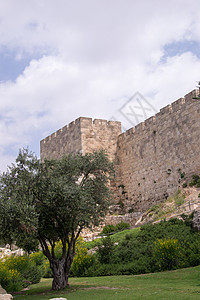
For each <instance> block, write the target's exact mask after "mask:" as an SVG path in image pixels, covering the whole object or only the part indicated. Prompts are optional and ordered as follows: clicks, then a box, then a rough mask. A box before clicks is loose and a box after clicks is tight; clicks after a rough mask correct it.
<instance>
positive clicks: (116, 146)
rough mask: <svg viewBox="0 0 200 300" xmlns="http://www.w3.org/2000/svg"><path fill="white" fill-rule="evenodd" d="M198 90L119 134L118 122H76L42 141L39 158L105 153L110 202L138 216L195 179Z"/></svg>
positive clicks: (198, 169)
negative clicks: (112, 172)
mask: <svg viewBox="0 0 200 300" xmlns="http://www.w3.org/2000/svg"><path fill="white" fill-rule="evenodd" d="M196 94H197V91H192V92H191V93H189V94H187V95H186V96H185V97H184V98H181V99H179V100H177V101H175V102H173V103H172V104H170V105H168V106H166V107H164V108H163V109H161V110H160V112H159V113H158V114H156V115H155V116H153V117H151V118H149V119H147V120H146V121H145V122H143V123H141V124H138V125H137V126H136V127H134V128H131V129H129V130H128V131H126V132H125V133H122V134H121V123H120V122H115V121H109V122H107V121H106V120H98V119H96V120H94V121H92V119H91V118H82V117H81V118H79V119H77V120H75V121H74V122H71V123H70V124H69V125H67V126H65V127H63V128H61V129H60V130H58V131H56V132H55V133H53V134H52V135H50V136H49V137H47V138H45V139H44V140H42V141H41V144H40V147H41V159H42V160H43V159H44V158H45V157H46V158H59V157H61V156H62V155H64V154H66V153H77V152H81V153H83V154H85V153H86V152H93V151H94V150H98V149H102V148H103V149H105V150H107V152H108V155H109V157H110V159H112V160H114V161H115V165H116V181H115V184H113V185H112V186H113V188H114V186H115V189H116V192H115V201H116V203H119V204H120V206H121V207H123V206H124V207H125V208H126V209H125V210H124V213H127V212H130V213H133V214H134V215H138V213H139V212H140V213H141V212H144V211H145V210H146V209H148V208H149V207H150V206H152V205H153V204H156V203H158V202H159V201H163V200H165V199H166V198H167V197H168V196H169V195H171V194H173V193H174V192H175V191H176V190H177V189H178V187H179V186H181V185H182V181H183V179H182V178H181V177H183V174H185V175H184V179H185V178H186V179H187V178H189V177H190V176H191V175H192V174H195V173H197V174H200V151H199V149H200V100H198V99H193V97H194V96H196Z"/></svg>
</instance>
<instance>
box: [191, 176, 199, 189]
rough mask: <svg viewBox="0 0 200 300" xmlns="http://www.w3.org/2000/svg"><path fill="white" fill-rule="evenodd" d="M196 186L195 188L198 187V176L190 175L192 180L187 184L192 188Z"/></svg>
mask: <svg viewBox="0 0 200 300" xmlns="http://www.w3.org/2000/svg"><path fill="white" fill-rule="evenodd" d="M195 185H197V187H200V177H199V175H196V174H195V175H192V180H191V181H190V183H189V186H190V187H192V186H195Z"/></svg>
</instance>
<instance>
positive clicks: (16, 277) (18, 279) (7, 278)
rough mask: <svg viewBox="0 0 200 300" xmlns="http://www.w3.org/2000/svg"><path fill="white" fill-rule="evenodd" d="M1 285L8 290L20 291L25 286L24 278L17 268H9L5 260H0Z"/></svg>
mask: <svg viewBox="0 0 200 300" xmlns="http://www.w3.org/2000/svg"><path fill="white" fill-rule="evenodd" d="M0 285H1V286H2V287H3V288H4V289H5V290H6V291H7V292H12V291H20V290H21V289H22V288H23V278H22V276H21V274H20V273H19V272H18V271H17V270H13V269H12V270H9V269H8V268H7V266H6V264H5V261H2V260H0Z"/></svg>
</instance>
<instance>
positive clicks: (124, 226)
mask: <svg viewBox="0 0 200 300" xmlns="http://www.w3.org/2000/svg"><path fill="white" fill-rule="evenodd" d="M115 227H116V231H121V230H125V229H128V228H130V225H129V224H128V223H125V222H123V221H121V222H120V223H118V224H117V225H116V226H115Z"/></svg>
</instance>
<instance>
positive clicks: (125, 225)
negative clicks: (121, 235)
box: [101, 221, 130, 234]
mask: <svg viewBox="0 0 200 300" xmlns="http://www.w3.org/2000/svg"><path fill="white" fill-rule="evenodd" d="M128 228H130V225H129V224H128V223H125V222H123V221H121V222H120V223H118V224H117V225H116V226H115V225H105V226H104V228H103V230H102V232H101V234H110V233H113V232H117V231H121V230H125V229H128Z"/></svg>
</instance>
